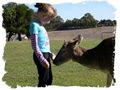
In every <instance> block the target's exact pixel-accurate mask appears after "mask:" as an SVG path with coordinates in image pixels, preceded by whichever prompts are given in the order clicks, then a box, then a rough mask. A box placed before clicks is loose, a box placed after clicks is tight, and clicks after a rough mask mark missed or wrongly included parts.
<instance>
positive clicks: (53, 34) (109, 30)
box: [48, 27, 116, 40]
mask: <svg viewBox="0 0 120 90" xmlns="http://www.w3.org/2000/svg"><path fill="white" fill-rule="evenodd" d="M115 30H116V29H115V27H97V28H89V29H75V30H58V31H50V32H48V35H49V38H50V40H69V39H72V38H74V37H76V36H77V35H79V34H81V35H82V36H83V37H84V40H101V39H104V38H108V37H111V36H113V35H114V34H113V32H115Z"/></svg>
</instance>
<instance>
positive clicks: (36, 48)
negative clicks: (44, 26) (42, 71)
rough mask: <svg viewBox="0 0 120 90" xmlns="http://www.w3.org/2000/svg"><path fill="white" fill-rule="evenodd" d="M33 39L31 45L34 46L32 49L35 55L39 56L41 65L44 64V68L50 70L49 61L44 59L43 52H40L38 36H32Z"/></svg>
mask: <svg viewBox="0 0 120 90" xmlns="http://www.w3.org/2000/svg"><path fill="white" fill-rule="evenodd" d="M30 37H31V45H32V48H33V50H34V52H35V54H36V55H37V57H38V59H39V61H40V63H41V64H42V66H43V67H44V68H49V63H48V61H47V60H46V59H45V58H44V56H43V54H42V52H41V51H40V49H39V47H38V40H37V38H38V35H37V34H33V35H31V36H30Z"/></svg>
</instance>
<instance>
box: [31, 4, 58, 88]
mask: <svg viewBox="0 0 120 90" xmlns="http://www.w3.org/2000/svg"><path fill="white" fill-rule="evenodd" d="M35 7H37V8H38V11H37V13H36V15H35V17H34V20H33V21H32V22H31V24H30V37H31V45H32V48H33V51H34V53H33V59H34V62H35V64H36V66H37V70H38V75H39V77H38V79H39V82H38V87H45V86H46V85H51V84H52V71H51V64H50V58H52V59H53V60H54V58H55V55H54V54H53V53H51V52H50V43H49V38H48V34H47V32H46V29H45V28H44V27H43V26H42V24H48V23H50V20H52V19H53V18H55V17H56V15H57V14H56V10H55V9H54V8H53V6H52V5H50V4H45V3H36V5H35Z"/></svg>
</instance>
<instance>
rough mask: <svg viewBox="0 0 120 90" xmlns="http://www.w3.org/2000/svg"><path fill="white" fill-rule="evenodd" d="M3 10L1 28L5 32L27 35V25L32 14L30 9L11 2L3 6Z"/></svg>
mask: <svg viewBox="0 0 120 90" xmlns="http://www.w3.org/2000/svg"><path fill="white" fill-rule="evenodd" d="M3 9H4V10H3V27H4V28H5V29H6V30H7V32H14V33H23V34H28V33H29V30H28V29H29V24H30V21H31V20H32V19H33V14H34V11H33V10H32V9H30V8H28V7H27V6H26V5H25V4H16V3H13V2H10V3H7V4H5V5H3Z"/></svg>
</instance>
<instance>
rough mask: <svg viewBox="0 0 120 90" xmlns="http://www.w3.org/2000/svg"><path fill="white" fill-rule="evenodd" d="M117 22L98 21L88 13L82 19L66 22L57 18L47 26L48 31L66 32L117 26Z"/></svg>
mask: <svg viewBox="0 0 120 90" xmlns="http://www.w3.org/2000/svg"><path fill="white" fill-rule="evenodd" d="M115 25H116V21H115V20H113V21H111V20H109V19H108V20H101V21H98V20H96V19H95V18H94V17H93V16H92V15H91V14H90V13H86V14H85V15H84V16H83V17H82V18H81V19H77V18H74V19H73V20H66V22H64V21H63V19H62V18H61V17H60V16H57V17H56V18H55V19H53V20H52V21H51V23H50V24H48V25H45V27H46V28H47V30H53V29H54V30H60V29H62V30H66V29H81V28H95V27H100V26H115Z"/></svg>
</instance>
